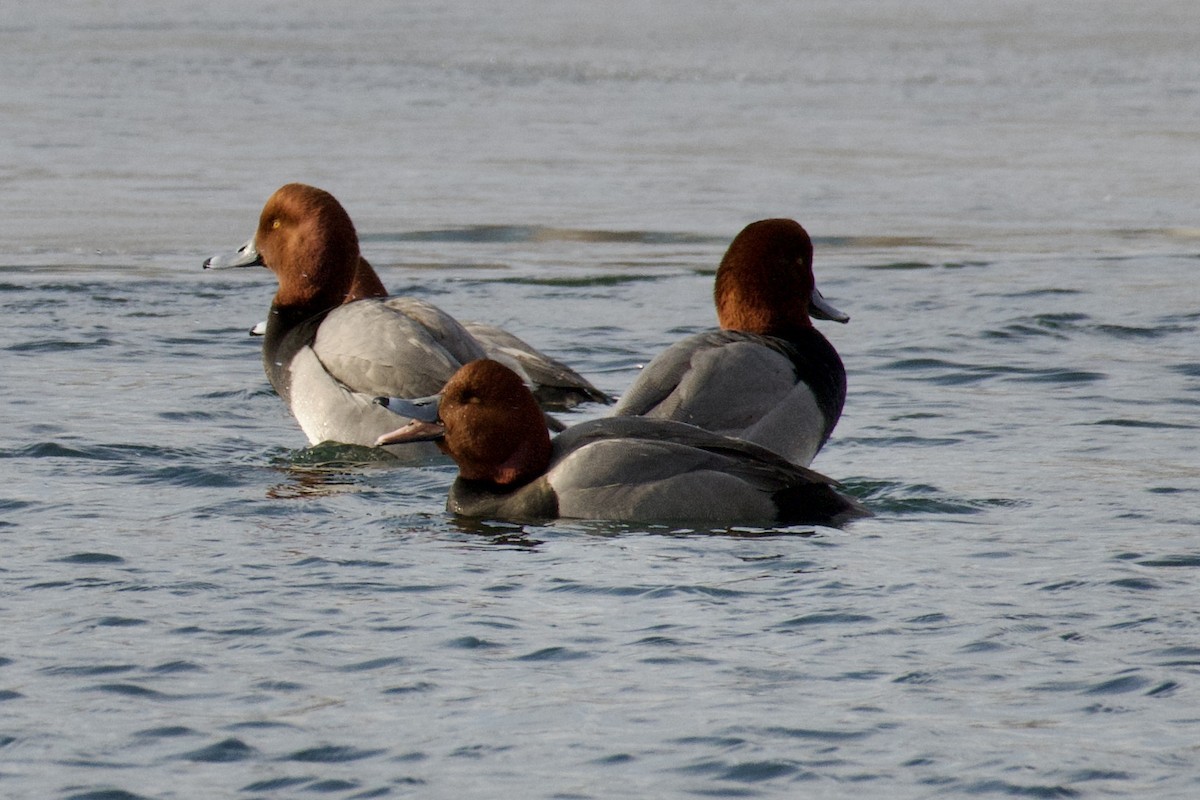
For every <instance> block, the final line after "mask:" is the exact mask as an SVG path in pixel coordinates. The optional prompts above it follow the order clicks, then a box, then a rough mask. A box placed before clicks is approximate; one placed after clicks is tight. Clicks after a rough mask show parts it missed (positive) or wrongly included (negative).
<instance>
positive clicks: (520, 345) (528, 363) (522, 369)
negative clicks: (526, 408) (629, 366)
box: [463, 322, 612, 410]
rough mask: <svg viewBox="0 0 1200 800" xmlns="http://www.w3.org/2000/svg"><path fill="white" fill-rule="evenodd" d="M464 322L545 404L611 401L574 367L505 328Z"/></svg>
mask: <svg viewBox="0 0 1200 800" xmlns="http://www.w3.org/2000/svg"><path fill="white" fill-rule="evenodd" d="M463 326H464V327H465V328H466V329H467V331H469V332H470V334H471V335H472V336H474V337H475V339H476V340H477V341H478V342H479V343H480V345H482V346H483V349H484V350H485V351H486V352H487V357H488V358H490V359H492V360H494V361H499V362H500V363H502V364H504V365H505V366H507V367H508V368H510V369H512V370H513V371H514V372H516V373H517V374H518V375H520V376H521V377H522V378H524V379H525V382H526V383H528V384H529V385H530V388H531V389H532V390H533V394H534V396H535V397H536V398H537V399H538V403H539V404H540V405H541V406H542V408H548V409H551V410H555V409H557V410H566V409H571V408H574V407H575V406H577V405H579V404H580V403H587V402H593V403H606V404H607V403H611V402H612V398H611V397H609V396H608V395H606V394H605V393H604V392H602V391H600V390H599V389H597V388H596V387H595V386H593V385H592V384H591V382H589V381H588V380H587V379H586V378H584V377H583V376H582V375H580V374H579V373H578V372H576V371H575V370H573V369H571V367H569V366H567V365H566V364H564V363H563V362H561V361H559V360H558V359H555V358H551V357H550V356H548V355H546V354H545V353H543V352H541V351H540V350H538V349H537V348H535V347H533V346H532V345H530V344H529V343H528V342H526V341H525V340H523V339H521V338H519V337H518V336H516V335H514V334H512V333H510V332H508V331H506V330H504V329H503V328H498V327H496V326H495V325H488V324H486V323H483V322H465V323H463Z"/></svg>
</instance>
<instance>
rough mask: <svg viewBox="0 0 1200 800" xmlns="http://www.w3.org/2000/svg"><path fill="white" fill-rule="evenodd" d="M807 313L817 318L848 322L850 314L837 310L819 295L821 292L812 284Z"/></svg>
mask: <svg viewBox="0 0 1200 800" xmlns="http://www.w3.org/2000/svg"><path fill="white" fill-rule="evenodd" d="M808 313H809V316H813V317H816V318H817V319H827V320H829V321H830V322H849V321H850V315H849V314H847V313H845V312H843V311H838V310H837V309H836V308H834V307H833V306H832V305H831V304H830V302H829V301H828V300H826V299H825V298H824V297H822V296H821V292H820V291H818V290H817V288H816V287H815V286H814V287H813V290H812V295H810V296H809V298H808Z"/></svg>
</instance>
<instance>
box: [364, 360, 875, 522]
mask: <svg viewBox="0 0 1200 800" xmlns="http://www.w3.org/2000/svg"><path fill="white" fill-rule="evenodd" d="M380 403H381V404H386V405H388V406H389V407H390V408H392V409H393V410H395V411H397V412H399V413H404V414H406V415H408V416H410V417H412V419H411V421H410V422H409V423H407V424H406V425H404V426H403V427H401V428H398V429H397V430H395V431H392V432H390V433H388V434H385V435H383V436H381V437H380V438H379V440H378V441H377V444H378V445H381V446H383V445H389V446H394V445H400V444H405V443H416V442H430V441H433V442H436V443H437V445H438V447H439V448H440V449H441V450H442V452H444V453H445V454H446V455H448V456H449V457H450V458H451V459H452V460H453V461H454V462H455V464H457V466H458V475H457V477H456V478H455V480H454V482H453V484H452V485H451V487H450V491H449V497H448V499H447V503H446V508H447V510H448V511H449V512H451V513H453V514H456V515H459V516H464V517H473V518H488V519H495V520H507V521H517V522H523V521H538V520H550V519H558V518H575V519H592V520H611V521H617V522H642V523H647V522H690V523H704V524H711V525H733V524H742V523H746V524H748V523H764V524H770V525H777V524H817V525H832V526H840V525H844V524H845V523H847V522H849V521H851V520H853V519H856V518H859V517H863V516H868V515H869V513H870V512H869V511H868V510H867V509H866V508H865V507H864V506H863V505H862V504H861V503H859V502H858V501H857V500H855V499H854V498H851V497H849V496H847V495H844V494H843V493H841V492H840V491H838V484H837V483H836V482H835V481H833V480H831V479H829V478H827V477H825V476H823V475H821V474H819V473H817V472H814V471H813V470H810V469H807V468H805V467H800V466H798V465H796V464H793V463H791V462H789V461H787V460H786V459H784V458H782V457H780V456H779V455H777V454H775V453H773V452H771V451H770V450H767V449H766V448H763V447H760V446H758V445H755V444H752V443H750V442H746V441H743V440H739V439H733V438H730V437H726V436H721V435H719V434H715V433H712V432H710V431H706V430H703V429H701V428H697V427H695V426H693V425H688V424H686V423H682V422H676V421H673V420H665V419H653V418H648V417H613V416H608V417H600V418H596V419H592V420H588V421H585V422H582V423H579V424H577V425H573V426H571V427H569V428H567V429H566V430H565V431H563V432H561V433H559V434H558V435H557V436H555V437H554V438H553V439H551V437H550V434H549V432H548V431H547V430H546V427H545V425H543V424H541V417H540V409H539V407H538V405H537V401H536V400H535V398H534V397H533V394H532V392H531V391H530V390H529V388H528V387H527V386H526V385H525V383H524V381H522V380H521V378H520V376H519V375H517V373H515V372H514V371H512V370H511V369H509V368H508V367H506V366H505V365H504V364H501V363H499V362H497V361H493V360H491V359H480V360H477V361H472V362H470V363H468V364H465V365H464V366H462V367H461V368H459V370H458V371H457V372H456V373H455V374H454V376H453V377H452V378H451V379H450V380H449V381H448V382H447V383H446V386H445V387H444V388H443V389H442V391H441V392H440V393H439V394H438V395H436V396H435V397H432V398H423V399H420V400H407V401H405V400H395V399H392V398H381V399H380Z"/></svg>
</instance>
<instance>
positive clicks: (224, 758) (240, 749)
mask: <svg viewBox="0 0 1200 800" xmlns="http://www.w3.org/2000/svg"><path fill="white" fill-rule="evenodd" d="M257 755H258V751H257V750H256V749H254V748H253V747H251V746H250V745H248V744H246V743H245V742H243V741H242V740H241V739H237V738H232V737H231V738H228V739H222V740H221V741H219V742H216V743H214V744H210V745H209V746H208V747H202V748H200V749H199V750H192V751H189V752H187V753H182V754H180V755H179V756H178V758H179V759H180V760H183V761H197V762H201V763H206V764H232V763H235V762H238V761H246V760H248V759H251V758H254V757H256V756H257Z"/></svg>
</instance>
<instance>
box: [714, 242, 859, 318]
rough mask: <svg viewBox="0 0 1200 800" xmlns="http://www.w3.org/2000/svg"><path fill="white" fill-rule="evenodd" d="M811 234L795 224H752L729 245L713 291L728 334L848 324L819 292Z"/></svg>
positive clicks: (720, 316) (719, 315)
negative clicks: (814, 323) (816, 322)
mask: <svg viewBox="0 0 1200 800" xmlns="http://www.w3.org/2000/svg"><path fill="white" fill-rule="evenodd" d="M812 259H813V245H812V239H810V238H809V236H808V232H807V231H806V230H804V228H803V227H802V226H801V225H800V223H798V222H796V221H795V220H791V219H764V220H759V221H758V222H752V223H750V224H749V225H747V226H746V227H745V228H744V229H742V232H741V233H739V234H738V235H737V236H736V237H735V238H734V240H733V242H732V243H731V244H730V245H729V249H728V250H727V251H726V252H725V257H724V258H723V259H721V266H720V267H719V268H718V269H717V279H716V283H715V285H714V287H713V299H714V301H715V303H716V306H717V320H718V322H719V323H720V325H721V327H722V328H724V329H726V330H739V331H748V332H750V333H761V334H767V335H786V334H787V333H788V332H789V331H794V330H798V329H801V328H810V327H812V320H811V319H810V318H809V315H810V314H811V315H812V316H815V317H818V318H821V319H831V320H835V321H837V322H846V321H848V320H849V319H850V318H849V317H847V316H846V315H845V314H842V313H841V312H840V311H838V310H837V309H835V308H833V307H832V306H830V305H829V304H828V303H826V302H825V300H824V298H822V297H821V294H820V292H818V291H817V288H816V281H815V280H814V278H813V271H812Z"/></svg>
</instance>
